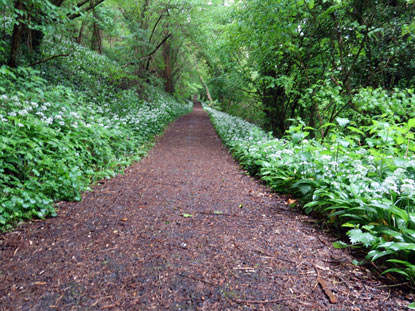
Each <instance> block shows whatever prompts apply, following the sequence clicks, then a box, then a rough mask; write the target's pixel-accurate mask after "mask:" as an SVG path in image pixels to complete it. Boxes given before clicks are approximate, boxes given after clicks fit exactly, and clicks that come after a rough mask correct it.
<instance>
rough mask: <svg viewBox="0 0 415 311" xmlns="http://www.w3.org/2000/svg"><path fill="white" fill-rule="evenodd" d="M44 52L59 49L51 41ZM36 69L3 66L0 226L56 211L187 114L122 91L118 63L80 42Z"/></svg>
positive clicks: (164, 98) (155, 96)
mask: <svg viewBox="0 0 415 311" xmlns="http://www.w3.org/2000/svg"><path fill="white" fill-rule="evenodd" d="M44 49H46V50H48V51H51V52H56V51H54V50H53V49H54V48H53V45H52V42H49V45H46V46H45V47H44ZM71 49H72V50H73V53H72V55H71V56H70V57H67V58H61V59H58V60H55V61H51V62H49V63H45V64H42V65H40V66H38V68H37V70H35V69H33V68H29V67H19V68H18V69H11V68H9V67H7V66H2V67H1V68H0V94H1V95H0V150H1V152H0V228H1V229H3V230H7V229H9V228H11V227H12V226H13V225H14V224H16V223H17V222H18V221H20V220H21V219H30V218H32V217H38V218H44V217H46V216H53V215H55V214H56V212H55V209H54V207H53V202H56V201H60V200H80V198H81V193H82V191H85V190H87V189H88V187H89V185H90V184H91V182H93V181H96V180H98V179H102V178H107V177H111V176H113V175H115V174H117V173H118V172H121V171H122V169H123V168H125V167H126V166H127V165H129V164H130V163H131V162H132V161H134V160H138V159H140V157H142V156H143V155H144V154H145V152H146V150H147V149H148V148H149V146H150V145H151V142H152V141H153V138H154V136H155V135H157V134H159V133H161V131H163V129H164V128H165V127H166V125H167V124H168V123H170V122H171V121H173V120H174V119H175V118H177V117H178V116H180V115H182V114H184V113H187V112H190V110H191V105H190V104H180V103H178V102H177V101H176V100H175V99H174V98H173V97H171V96H169V95H167V94H165V93H164V92H162V91H160V90H158V89H156V88H152V87H147V88H146V89H145V90H141V93H145V94H146V96H145V97H146V100H143V99H142V98H140V97H139V96H138V95H137V90H135V89H127V90H122V89H120V88H119V87H118V84H119V83H120V82H121V80H122V79H128V77H126V76H125V75H124V74H123V71H122V70H121V68H120V67H117V64H115V63H114V62H111V61H109V60H108V59H106V58H105V57H104V56H100V55H97V54H95V53H93V52H91V51H89V50H87V49H84V48H82V47H79V46H72V47H71Z"/></svg>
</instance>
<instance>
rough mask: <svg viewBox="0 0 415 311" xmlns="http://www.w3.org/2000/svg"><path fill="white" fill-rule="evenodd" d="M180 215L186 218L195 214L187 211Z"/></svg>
mask: <svg viewBox="0 0 415 311" xmlns="http://www.w3.org/2000/svg"><path fill="white" fill-rule="evenodd" d="M180 216H183V217H184V218H190V217H193V215H192V214H186V213H183V214H181V215H180Z"/></svg>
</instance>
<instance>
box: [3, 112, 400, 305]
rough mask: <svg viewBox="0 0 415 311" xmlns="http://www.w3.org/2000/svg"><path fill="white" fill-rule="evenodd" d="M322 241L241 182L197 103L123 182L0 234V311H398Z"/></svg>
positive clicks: (294, 215)
mask: <svg viewBox="0 0 415 311" xmlns="http://www.w3.org/2000/svg"><path fill="white" fill-rule="evenodd" d="M333 240H334V239H333V238H332V237H330V236H328V235H325V234H324V233H322V232H321V231H319V230H318V229H317V228H316V227H315V226H314V225H313V220H312V219H311V218H309V217H307V216H304V215H302V214H301V213H300V212H298V211H295V210H292V209H290V208H288V207H287V205H286V203H285V201H284V200H283V199H282V198H280V197H278V196H276V195H274V194H271V193H270V192H269V191H268V190H267V189H266V188H265V187H264V186H262V185H260V184H259V182H257V181H255V180H254V179H252V178H251V177H248V176H246V174H245V173H244V172H243V171H242V170H241V169H240V168H239V166H238V164H237V163H235V162H234V161H233V160H232V158H231V156H230V155H229V154H228V152H227V151H226V150H225V148H224V147H223V146H222V144H221V142H220V139H219V138H218V137H217V135H216V133H215V131H214V129H213V127H212V125H211V124H210V122H209V118H208V115H207V114H206V113H205V112H204V111H203V110H202V109H201V107H200V106H197V107H195V109H194V111H193V112H192V113H191V114H189V115H187V116H184V117H182V118H180V119H179V120H178V121H177V122H175V123H174V124H172V125H171V126H170V127H169V128H168V130H167V131H166V132H165V134H164V135H163V136H162V137H161V138H160V139H159V140H158V143H157V144H156V146H155V147H154V148H153V149H152V150H151V152H150V153H149V155H148V156H147V157H146V158H145V159H143V160H142V161H141V162H139V163H137V164H135V165H133V166H131V167H130V168H128V169H127V170H126V174H125V175H123V176H122V175H119V176H117V177H115V178H113V179H111V180H109V181H105V182H103V183H102V184H100V185H98V186H97V187H96V188H95V189H94V191H93V192H90V193H86V194H85V195H84V198H83V201H82V202H79V203H63V204H61V207H60V210H59V216H58V217H57V218H53V219H47V220H46V221H36V222H33V223H27V224H25V225H23V226H22V227H19V228H18V229H17V230H16V231H15V232H11V233H8V234H3V235H1V236H0V257H1V258H0V259H1V261H0V309H1V310H39V311H40V310H42V311H44V310H206V311H215V310H220V311H222V310H295V311H298V310H405V308H404V305H405V304H406V303H407V302H405V301H404V300H403V299H401V297H399V295H400V292H399V291H393V292H392V293H391V294H390V293H389V291H388V290H387V289H386V288H384V289H380V288H377V287H376V286H377V285H378V281H377V280H376V279H373V278H372V277H371V275H370V274H369V273H368V272H366V271H365V270H361V269H359V268H356V267H354V266H352V265H351V264H350V260H351V259H350V257H349V256H348V255H347V253H346V252H345V251H343V250H335V249H333V247H332V246H331V242H332V241H333ZM322 283H325V285H322ZM322 287H325V290H326V293H324V291H323V288H322ZM330 295H332V296H333V297H335V298H333V297H332V299H335V300H337V301H338V302H337V303H336V304H333V303H330V301H329V296H330ZM333 302H334V301H333Z"/></svg>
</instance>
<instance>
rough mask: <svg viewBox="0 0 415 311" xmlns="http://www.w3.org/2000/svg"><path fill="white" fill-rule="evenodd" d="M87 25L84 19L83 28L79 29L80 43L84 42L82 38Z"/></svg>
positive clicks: (77, 40) (78, 38)
mask: <svg viewBox="0 0 415 311" xmlns="http://www.w3.org/2000/svg"><path fill="white" fill-rule="evenodd" d="M85 25H86V22H85V21H82V24H81V28H80V29H79V34H78V37H77V38H76V43H78V44H82V38H83V35H84V30H85Z"/></svg>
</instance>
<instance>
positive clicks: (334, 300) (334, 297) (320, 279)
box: [314, 266, 337, 304]
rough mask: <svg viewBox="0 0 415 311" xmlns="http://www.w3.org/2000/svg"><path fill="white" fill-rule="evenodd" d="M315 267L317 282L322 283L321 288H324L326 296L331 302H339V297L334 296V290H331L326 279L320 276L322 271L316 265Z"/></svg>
mask: <svg viewBox="0 0 415 311" xmlns="http://www.w3.org/2000/svg"><path fill="white" fill-rule="evenodd" d="M314 269H315V270H316V272H317V283H318V284H320V286H321V288H322V289H323V291H324V293H325V294H326V296H327V297H328V298H329V300H330V303H333V304H335V303H337V298H336V296H334V294H333V292H332V291H331V290H330V288H329V287H328V286H327V283H326V281H325V280H324V279H322V278H321V277H320V272H319V270H318V268H317V267H316V266H314Z"/></svg>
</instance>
